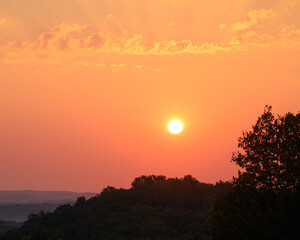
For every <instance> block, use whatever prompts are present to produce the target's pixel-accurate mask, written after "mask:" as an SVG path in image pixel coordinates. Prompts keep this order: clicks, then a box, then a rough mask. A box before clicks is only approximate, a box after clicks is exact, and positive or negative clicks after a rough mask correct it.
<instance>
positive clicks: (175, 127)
mask: <svg viewBox="0 0 300 240" xmlns="http://www.w3.org/2000/svg"><path fill="white" fill-rule="evenodd" d="M168 129H169V131H170V133H172V134H179V133H181V132H182V129H183V124H182V122H181V121H179V120H172V121H171V122H169V124H168Z"/></svg>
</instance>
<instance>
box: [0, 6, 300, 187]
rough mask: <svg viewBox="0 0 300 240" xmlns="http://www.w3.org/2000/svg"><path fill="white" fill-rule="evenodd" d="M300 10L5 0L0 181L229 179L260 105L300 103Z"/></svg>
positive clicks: (0, 32) (0, 30) (70, 183)
mask: <svg viewBox="0 0 300 240" xmlns="http://www.w3.org/2000/svg"><path fill="white" fill-rule="evenodd" d="M299 13H300V1H299V0H298V1H297V0H264V1H262V0H222V1H220V0H209V1H208V0H207V1H204V0H201V1H199V0H163V1H162V0H22V1H20V0H9V1H7V0H0V163H1V164H0V190H18V189H34V190H74V191H97V192H99V191H101V190H102V188H103V187H106V186H107V185H112V186H115V187H128V186H129V184H130V183H131V181H132V180H133V179H134V177H137V176H140V175H142V174H144V175H147V174H163V175H166V176H168V177H175V176H177V177H182V176H184V175H187V174H191V175H193V176H194V177H196V178H197V179H198V180H199V181H203V182H212V183H214V182H216V181H218V180H220V179H222V180H229V179H231V178H232V176H234V175H236V174H237V168H236V167H235V165H234V163H231V162H230V160H231V155H232V152H233V151H236V150H237V139H238V137H239V136H241V134H242V131H243V130H249V129H251V126H252V125H253V124H255V121H256V120H257V117H258V116H259V115H260V114H262V112H263V109H264V106H265V105H266V104H270V105H272V106H273V110H274V112H275V113H278V114H284V113H286V112H288V111H290V112H294V113H295V112H298V111H299V107H300V94H299V90H300V61H299V59H300V14H299ZM173 118H178V119H180V120H182V121H183V123H184V126H185V128H184V131H183V132H182V133H181V134H179V135H176V136H175V135H172V134H170V133H169V132H168V131H167V123H168V121H169V120H171V119H173Z"/></svg>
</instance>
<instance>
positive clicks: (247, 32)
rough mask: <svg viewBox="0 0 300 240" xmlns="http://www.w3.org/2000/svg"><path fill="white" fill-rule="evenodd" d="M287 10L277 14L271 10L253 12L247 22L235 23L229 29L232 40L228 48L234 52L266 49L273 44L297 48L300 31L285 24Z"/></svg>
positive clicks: (299, 40) (299, 41)
mask: <svg viewBox="0 0 300 240" xmlns="http://www.w3.org/2000/svg"><path fill="white" fill-rule="evenodd" d="M288 14H289V9H285V10H284V11H281V12H278V11H275V10H272V9H260V10H253V11H250V12H249V13H248V18H249V21H245V22H236V23H234V24H232V25H231V26H230V28H229V30H228V31H229V33H231V34H232V39H231V40H230V41H229V46H230V47H231V48H232V49H236V50H248V49H249V48H250V47H252V46H259V47H268V46H271V45H274V44H281V45H282V46H287V45H289V46H299V45H300V34H299V33H300V29H299V28H297V27H296V26H295V25H288V24H287V23H286V22H285V17H286V15H288Z"/></svg>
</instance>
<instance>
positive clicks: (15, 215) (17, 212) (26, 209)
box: [0, 201, 75, 222]
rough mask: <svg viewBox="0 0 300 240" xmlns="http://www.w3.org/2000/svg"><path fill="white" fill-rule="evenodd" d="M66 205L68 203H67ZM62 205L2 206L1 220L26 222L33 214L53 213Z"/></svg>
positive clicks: (28, 204)
mask: <svg viewBox="0 0 300 240" xmlns="http://www.w3.org/2000/svg"><path fill="white" fill-rule="evenodd" d="M74 202H75V201H73V202H71V201H70V202H69V203H74ZM65 203H66V202H65ZM60 205H61V204H58V203H41V204H34V203H27V204H11V205H7V204H5V205H1V204H0V219H2V220H5V221H17V222H24V221H25V220H27V218H28V216H29V215H30V214H32V213H39V212H40V211H46V212H48V211H49V212H51V211H54V210H55V209H56V208H57V207H58V206H60Z"/></svg>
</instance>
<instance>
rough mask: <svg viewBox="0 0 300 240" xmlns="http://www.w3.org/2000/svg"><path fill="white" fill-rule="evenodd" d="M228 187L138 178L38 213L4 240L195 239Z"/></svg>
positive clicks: (188, 178)
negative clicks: (218, 198)
mask: <svg viewBox="0 0 300 240" xmlns="http://www.w3.org/2000/svg"><path fill="white" fill-rule="evenodd" d="M229 187H230V184H229V183H226V182H219V183H217V184H215V185H213V184H206V183H200V182H199V181H198V180H196V179H195V178H193V177H192V176H185V177H184V178H181V179H178V178H169V179H167V178H166V177H165V176H141V177H139V178H136V179H135V180H134V181H133V182H132V187H131V188H130V189H116V188H114V187H107V188H105V189H104V190H103V191H102V192H101V194H99V195H97V196H96V197H93V198H91V199H89V200H86V199H85V198H84V197H81V198H78V200H77V201H76V203H75V204H74V205H70V204H66V205H62V206H60V207H58V208H57V209H56V210H55V211H54V212H53V213H50V212H47V213H45V212H40V213H39V214H33V215H30V216H29V219H28V220H27V221H26V222H24V224H23V225H22V226H21V227H20V228H19V229H17V230H15V231H10V232H8V233H6V235H5V237H3V239H16V238H18V239H43V240H46V239H49V240H50V239H63V240H82V239H84V240H94V239H99V240H100V239H103V240H117V239H120V240H121V239H124V240H125V239H138V240H143V239H148V240H150V239H153V240H168V239H170V240H171V239H174V240H175V239H178V240H179V239H182V240H186V239H193V238H194V237H196V236H197V235H203V233H202V228H201V226H202V224H203V222H204V221H205V219H206V216H207V214H208V212H209V211H210V209H211V206H212V203H213V202H214V200H215V198H216V196H217V195H218V193H220V192H221V191H224V190H225V189H226V188H229Z"/></svg>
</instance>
